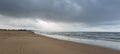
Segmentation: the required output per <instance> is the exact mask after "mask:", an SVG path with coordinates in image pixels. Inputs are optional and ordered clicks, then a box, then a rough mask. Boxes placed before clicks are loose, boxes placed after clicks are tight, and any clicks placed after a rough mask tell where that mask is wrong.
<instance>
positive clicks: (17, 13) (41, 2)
mask: <svg viewBox="0 0 120 54" xmlns="http://www.w3.org/2000/svg"><path fill="white" fill-rule="evenodd" d="M0 15H1V16H0V24H2V26H3V25H5V24H6V23H5V21H7V22H10V23H7V25H14V27H19V26H21V27H22V28H23V27H24V28H28V27H29V28H36V27H37V26H36V24H37V23H38V22H37V20H36V19H40V20H45V21H50V22H56V23H63V24H65V25H66V24H67V23H68V24H71V23H72V24H74V23H76V24H84V25H83V27H84V26H87V27H98V26H107V25H115V24H119V23H120V22H116V21H119V20H120V0H0ZM13 19H15V20H13ZM111 21H112V22H113V21H114V23H110V22H111ZM16 22H17V23H18V24H16ZM24 22H26V23H24ZM68 24H67V25H68ZM68 27H69V26H68ZM71 27H72V26H71ZM76 27H77V26H76ZM78 27H80V26H78ZM80 28H81V27H80ZM70 29H72V28H70Z"/></svg>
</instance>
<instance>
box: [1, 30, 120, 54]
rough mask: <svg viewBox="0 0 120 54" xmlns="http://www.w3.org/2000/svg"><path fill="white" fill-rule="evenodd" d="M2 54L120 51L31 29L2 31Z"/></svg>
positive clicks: (115, 53) (119, 53) (110, 53)
mask: <svg viewBox="0 0 120 54" xmlns="http://www.w3.org/2000/svg"><path fill="white" fill-rule="evenodd" d="M0 54H120V51H117V50H112V49H109V48H103V47H98V46H92V45H87V44H79V43H73V42H69V41H62V40H56V39H52V38H48V37H45V36H42V35H37V34H34V33H32V32H30V31H0Z"/></svg>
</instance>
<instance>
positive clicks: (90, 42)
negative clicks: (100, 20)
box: [35, 32, 120, 50]
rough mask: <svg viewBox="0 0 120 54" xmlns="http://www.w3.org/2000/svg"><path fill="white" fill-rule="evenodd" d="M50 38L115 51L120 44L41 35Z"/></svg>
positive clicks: (119, 47)
mask: <svg viewBox="0 0 120 54" xmlns="http://www.w3.org/2000/svg"><path fill="white" fill-rule="evenodd" d="M35 33H36V34H41V33H39V32H35ZM42 35H45V36H47V37H50V38H55V39H60V40H66V41H72V42H77V43H84V44H90V45H97V46H101V47H107V48H111V49H115V50H120V42H113V41H105V40H93V39H80V38H72V37H68V36H60V35H47V34H42Z"/></svg>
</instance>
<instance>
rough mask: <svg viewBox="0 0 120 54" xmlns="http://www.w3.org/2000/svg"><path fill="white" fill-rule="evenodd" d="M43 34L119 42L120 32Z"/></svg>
mask: <svg viewBox="0 0 120 54" xmlns="http://www.w3.org/2000/svg"><path fill="white" fill-rule="evenodd" d="M44 34H48V35H62V36H67V37H72V38H80V39H81V38H82V39H94V40H107V41H115V42H120V32H44Z"/></svg>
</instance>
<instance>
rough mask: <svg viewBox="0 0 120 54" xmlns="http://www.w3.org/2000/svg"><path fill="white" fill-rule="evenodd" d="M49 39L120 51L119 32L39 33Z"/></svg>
mask: <svg viewBox="0 0 120 54" xmlns="http://www.w3.org/2000/svg"><path fill="white" fill-rule="evenodd" d="M34 33H36V34H40V35H45V36H47V37H50V38H55V39H60V40H66V41H72V42H76V43H84V44H90V45H97V46H101V47H106V48H111V49H114V50H120V32H40V31H34Z"/></svg>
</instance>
